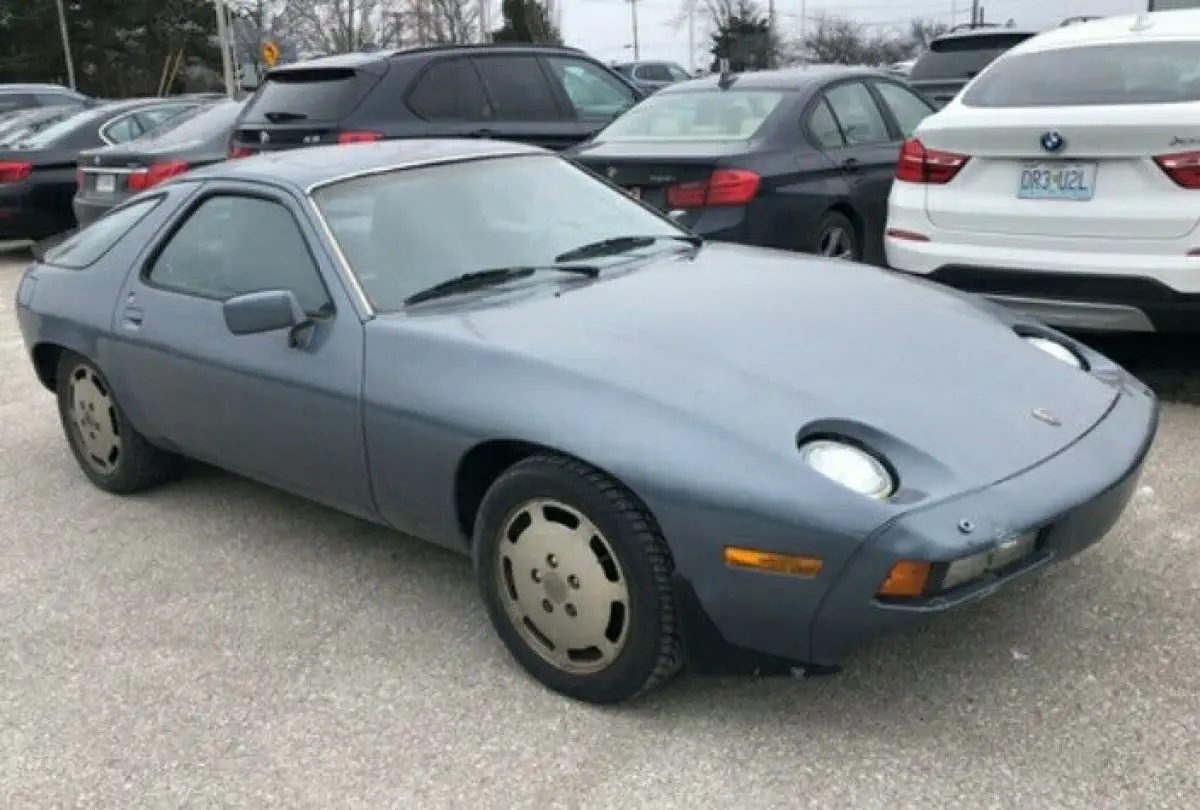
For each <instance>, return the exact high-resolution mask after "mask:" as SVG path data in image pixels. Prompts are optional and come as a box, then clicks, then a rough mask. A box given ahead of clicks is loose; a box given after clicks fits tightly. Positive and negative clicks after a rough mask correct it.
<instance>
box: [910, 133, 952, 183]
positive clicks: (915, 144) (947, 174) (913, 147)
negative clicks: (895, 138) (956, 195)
mask: <svg viewBox="0 0 1200 810" xmlns="http://www.w3.org/2000/svg"><path fill="white" fill-rule="evenodd" d="M969 159H970V158H968V157H967V156H966V155H959V154H956V153H954V152H942V151H940V150H937V149H926V148H925V144H923V143H921V141H920V140H918V139H917V138H909V139H908V140H906V141H905V142H904V145H903V146H901V147H900V160H899V161H897V162H896V179H897V180H903V181H904V182H905V183H928V184H931V185H935V186H941V185H945V184H946V183H949V182H950V181H951V180H953V179H954V176H955V175H957V174H958V173H959V171H960V170H961V169H962V167H963V166H965V165H967V161H968V160H969Z"/></svg>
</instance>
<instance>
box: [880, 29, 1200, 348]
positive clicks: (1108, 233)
mask: <svg viewBox="0 0 1200 810" xmlns="http://www.w3.org/2000/svg"><path fill="white" fill-rule="evenodd" d="M1198 226H1200V10H1196V11H1165V12H1157V13H1150V14H1142V15H1138V16H1122V17H1109V18H1106V19H1103V20H1097V21H1094V22H1087V23H1082V24H1079V25H1071V26H1066V27H1063V28H1058V29H1055V30H1052V31H1048V32H1046V33H1042V34H1039V35H1037V36H1035V37H1033V38H1031V39H1028V40H1026V41H1025V42H1023V43H1021V44H1020V45H1017V46H1016V47H1014V48H1012V49H1011V50H1009V51H1007V52H1006V53H1005V54H1004V55H1002V56H1001V57H1000V58H999V59H997V60H996V61H994V62H992V63H991V64H990V65H989V66H988V67H987V68H985V69H984V70H982V71H981V72H980V73H979V75H978V76H976V77H975V78H974V79H973V80H972V81H971V82H970V83H969V84H968V85H967V86H966V87H965V88H963V90H962V92H961V93H959V95H958V96H957V97H956V98H955V99H954V100H953V101H951V102H950V103H949V104H948V105H946V106H945V107H944V108H943V109H942V110H940V111H939V112H938V113H936V114H935V115H932V116H930V117H928V118H926V119H925V120H924V121H922V122H921V124H920V125H919V126H918V127H917V129H916V130H915V132H914V133H913V137H911V138H909V139H908V141H907V142H906V143H905V144H904V147H903V149H902V150H901V153H900V161H899V163H898V165H897V168H896V178H895V182H894V183H893V186H892V190H891V196H890V198H889V201H888V221H887V228H886V235H885V238H884V244H885V250H886V255H887V261H888V264H889V265H890V266H891V267H892V268H893V269H896V270H901V271H904V272H908V273H914V274H919V275H922V276H926V277H929V278H932V279H936V280H938V281H940V282H943V283H945V284H948V285H950V286H953V287H957V288H959V289H963V290H967V291H970V292H977V293H982V294H984V295H986V296H987V297H989V298H992V299H994V300H997V301H999V302H1001V303H1004V304H1007V305H1009V306H1012V307H1015V308H1017V309H1021V310H1024V311H1026V312H1028V313H1030V314H1032V315H1034V316H1035V317H1038V318H1040V319H1041V320H1043V321H1045V322H1046V323H1049V324H1051V325H1054V326H1060V327H1065V328H1077V329H1088V330H1093V329H1094V330H1105V331H1122V332H1130V331H1132V332H1149V331H1193V330H1200V227H1198Z"/></svg>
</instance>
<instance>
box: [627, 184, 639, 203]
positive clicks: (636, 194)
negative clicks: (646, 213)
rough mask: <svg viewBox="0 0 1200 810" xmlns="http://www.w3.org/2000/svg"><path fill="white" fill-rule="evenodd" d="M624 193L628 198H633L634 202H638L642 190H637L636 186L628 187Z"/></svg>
mask: <svg viewBox="0 0 1200 810" xmlns="http://www.w3.org/2000/svg"><path fill="white" fill-rule="evenodd" d="M625 191H626V192H627V193H628V194H629V196H630V197H633V198H634V199H635V200H640V199H641V198H642V190H641V189H640V188H638V187H637V186H629V187H628V188H626V189H625Z"/></svg>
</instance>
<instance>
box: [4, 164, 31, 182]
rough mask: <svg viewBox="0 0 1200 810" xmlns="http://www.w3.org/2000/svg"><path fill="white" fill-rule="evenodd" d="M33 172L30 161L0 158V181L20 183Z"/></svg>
mask: <svg viewBox="0 0 1200 810" xmlns="http://www.w3.org/2000/svg"><path fill="white" fill-rule="evenodd" d="M31 174H33V164H32V163H18V162H16V161H6V160H0V183H20V182H21V181H22V180H26V179H28V178H29V175H31Z"/></svg>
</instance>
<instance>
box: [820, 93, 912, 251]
mask: <svg viewBox="0 0 1200 810" xmlns="http://www.w3.org/2000/svg"><path fill="white" fill-rule="evenodd" d="M824 96H825V100H826V101H827V102H828V104H829V109H830V110H831V111H832V113H833V116H834V119H835V120H836V122H837V125H838V129H839V130H840V131H841V134H842V139H843V141H844V145H843V146H840V147H833V148H829V149H826V150H825V154H826V155H827V156H828V157H829V158H830V159H831V160H832V161H833V162H834V164H835V165H836V166H837V167H838V169H839V170H840V171H841V173H842V175H843V177H844V178H845V179H846V182H847V184H848V186H849V194H850V200H851V204H852V205H853V206H854V209H855V210H856V211H857V212H858V214H859V216H860V217H862V219H863V225H864V231H865V233H864V234H862V236H863V244H864V248H865V251H866V253H867V254H868V255H873V254H875V253H877V252H878V251H880V250H881V249H882V242H883V228H884V224H885V223H886V222H887V199H888V193H889V192H890V191H891V189H892V178H893V177H894V176H895V173H896V161H897V160H898V159H899V157H900V139H899V137H898V135H897V134H896V133H894V132H893V131H892V128H891V127H889V126H888V121H887V119H886V118H885V117H884V114H883V112H882V111H881V110H880V108H879V105H878V104H877V103H876V102H875V97H874V95H872V93H871V90H870V89H869V88H868V87H867V84H866V82H865V81H862V80H852V81H843V82H839V83H837V84H834V85H831V86H830V87H827V88H826V89H825V92H824Z"/></svg>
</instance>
